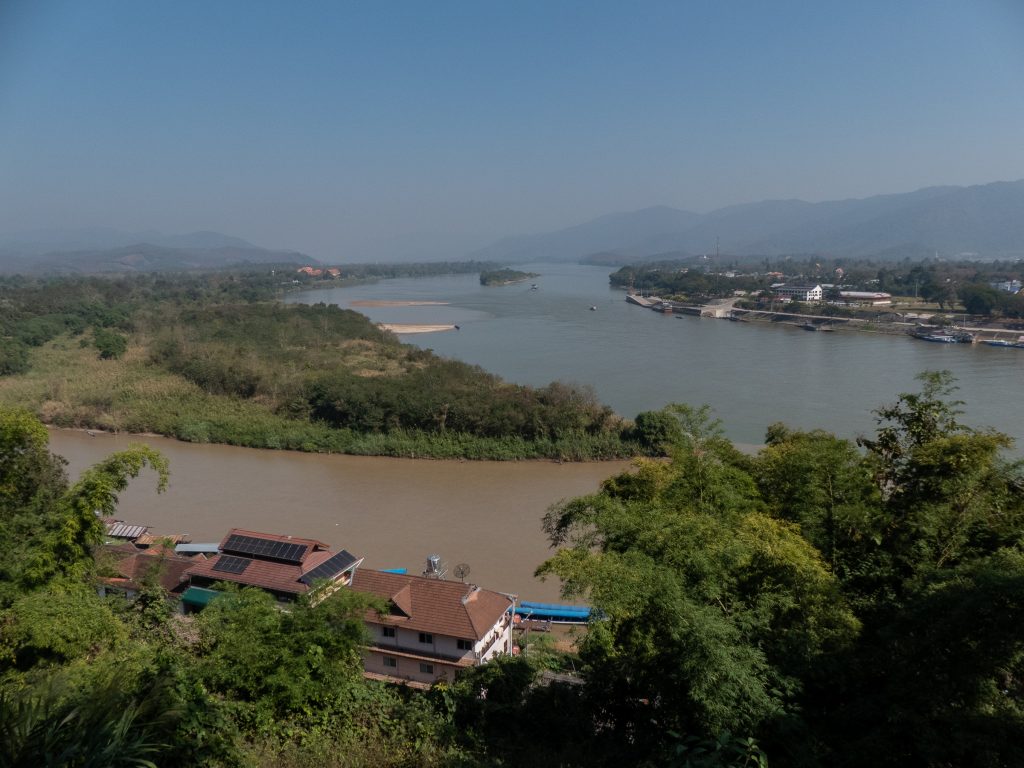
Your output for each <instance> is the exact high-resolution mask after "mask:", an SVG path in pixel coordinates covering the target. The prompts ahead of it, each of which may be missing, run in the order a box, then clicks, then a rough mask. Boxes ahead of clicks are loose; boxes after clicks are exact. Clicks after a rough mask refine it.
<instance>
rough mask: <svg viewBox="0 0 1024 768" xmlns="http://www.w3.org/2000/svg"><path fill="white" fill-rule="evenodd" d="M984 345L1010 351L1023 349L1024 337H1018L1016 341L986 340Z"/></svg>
mask: <svg viewBox="0 0 1024 768" xmlns="http://www.w3.org/2000/svg"><path fill="white" fill-rule="evenodd" d="M985 343H986V344H988V345H989V346H990V347H1010V348H1012V349H1024V336H1018V337H1017V340H1016V341H1010V340H1009V339H986V340H985Z"/></svg>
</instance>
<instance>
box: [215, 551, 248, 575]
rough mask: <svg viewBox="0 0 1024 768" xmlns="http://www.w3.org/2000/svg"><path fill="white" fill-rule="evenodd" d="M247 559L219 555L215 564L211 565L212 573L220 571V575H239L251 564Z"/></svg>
mask: <svg viewBox="0 0 1024 768" xmlns="http://www.w3.org/2000/svg"><path fill="white" fill-rule="evenodd" d="M251 562H252V560H250V559H249V558H247V557H234V556H233V555H221V556H220V557H218V558H217V562H216V563H214V564H213V569H212V570H214V571H220V572H221V573H241V572H242V571H244V570H245V569H246V568H248V567H249V563H251Z"/></svg>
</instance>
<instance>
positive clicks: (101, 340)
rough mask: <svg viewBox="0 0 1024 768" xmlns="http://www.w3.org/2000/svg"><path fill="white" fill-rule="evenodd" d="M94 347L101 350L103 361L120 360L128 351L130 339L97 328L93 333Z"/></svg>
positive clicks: (105, 329)
mask: <svg viewBox="0 0 1024 768" xmlns="http://www.w3.org/2000/svg"><path fill="white" fill-rule="evenodd" d="M93 346H95V347H96V349H98V350H99V353H100V358H101V359H103V360H119V359H120V358H121V355H123V354H124V353H125V352H126V351H127V350H128V339H127V338H126V337H125V336H124V335H123V334H120V333H118V332H117V331H112V330H110V329H108V328H97V329H96V330H95V332H94V333H93Z"/></svg>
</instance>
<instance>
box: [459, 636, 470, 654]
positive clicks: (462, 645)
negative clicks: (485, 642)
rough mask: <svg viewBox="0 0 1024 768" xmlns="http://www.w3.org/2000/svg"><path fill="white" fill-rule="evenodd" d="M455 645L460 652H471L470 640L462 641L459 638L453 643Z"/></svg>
mask: <svg viewBox="0 0 1024 768" xmlns="http://www.w3.org/2000/svg"><path fill="white" fill-rule="evenodd" d="M455 644H456V645H457V646H458V647H459V650H460V651H472V650H473V641H472V640H463V639H462V638H461V637H460V638H459V639H458V640H456V641H455Z"/></svg>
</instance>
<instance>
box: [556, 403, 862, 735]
mask: <svg viewBox="0 0 1024 768" xmlns="http://www.w3.org/2000/svg"><path fill="white" fill-rule="evenodd" d="M673 410H674V412H675V414H676V416H677V418H678V419H679V423H680V428H681V433H682V436H683V437H682V440H681V441H680V443H679V444H678V445H677V446H676V448H675V450H674V452H673V458H672V463H671V465H668V466H664V465H663V466H662V467H661V468H657V467H656V466H652V465H650V464H647V463H643V462H642V463H641V464H640V466H639V468H638V471H637V472H636V473H632V474H636V475H641V476H645V477H646V479H641V480H640V481H639V482H637V481H634V480H632V479H629V478H614V479H612V480H611V481H609V482H608V483H606V485H605V487H604V489H603V490H602V492H601V493H599V494H595V495H593V496H590V497H584V498H581V499H576V500H573V501H570V502H566V503H563V504H561V505H558V506H556V507H555V508H553V509H552V510H551V511H550V512H549V513H548V516H547V517H546V518H545V529H546V530H547V532H548V534H549V536H550V538H551V541H552V543H553V544H554V545H557V546H560V547H562V548H561V549H560V550H559V552H558V553H557V554H556V555H555V556H554V557H553V558H551V559H550V560H548V561H547V562H546V563H545V564H544V565H542V566H541V568H540V569H539V571H538V573H539V574H540V575H541V576H548V575H555V576H558V577H559V578H560V579H561V581H562V584H563V594H564V595H565V596H566V597H578V596H583V597H586V598H587V599H589V600H590V602H591V604H592V605H593V606H594V608H595V610H596V611H597V613H598V615H600V616H601V617H602V618H601V620H600V621H596V622H594V623H592V625H591V627H590V630H589V632H588V633H587V636H586V639H585V640H584V642H583V646H582V649H581V655H582V658H583V661H584V662H585V664H586V665H587V684H588V687H589V688H590V696H589V698H590V700H591V701H593V702H601V703H600V705H599V711H598V712H596V713H594V717H595V719H596V721H597V722H602V723H607V724H608V726H609V727H611V728H614V729H615V731H616V732H617V733H618V734H619V736H620V737H621V738H622V739H624V740H626V741H628V742H629V743H631V744H633V745H642V746H641V747H640V748H641V749H649V750H651V754H655V753H657V752H659V750H664V749H665V748H666V743H667V742H666V739H667V738H668V736H667V734H669V733H670V732H674V733H684V734H692V735H695V736H698V737H713V736H716V735H717V734H719V733H721V732H723V731H725V730H729V731H731V732H733V733H754V732H756V731H758V730H759V729H761V728H767V727H768V726H769V724H770V723H779V722H784V721H786V720H788V719H790V718H791V717H795V713H796V708H797V699H798V696H799V692H800V690H801V676H803V675H805V674H807V673H808V670H809V669H811V668H812V667H813V666H814V664H815V663H816V662H817V661H818V660H819V659H820V658H821V657H822V656H823V654H825V653H827V652H829V651H830V650H832V649H835V648H838V647H842V646H843V645H845V644H846V643H848V642H850V641H851V640H852V638H853V637H854V636H855V635H856V632H857V622H856V620H855V619H854V617H853V616H852V614H851V613H850V611H849V610H848V609H847V608H846V607H845V604H844V601H843V600H842V598H841V597H840V595H839V588H838V583H837V582H836V580H835V578H834V577H833V576H832V575H831V573H830V572H829V570H828V568H827V566H826V565H825V563H824V562H823V561H822V560H821V557H820V556H819V554H818V552H817V551H816V550H815V549H814V547H812V546H811V545H810V544H809V543H808V542H807V541H806V540H805V539H804V538H803V537H802V536H801V535H800V532H799V530H798V528H797V527H796V526H795V525H793V524H790V523H787V522H785V521H782V520H777V519H773V518H771V517H769V516H768V515H766V514H765V513H764V512H763V509H762V504H761V502H760V500H759V498H758V494H757V489H756V486H755V483H754V479H753V477H751V476H750V474H748V473H747V471H746V466H747V465H748V463H747V462H746V461H745V459H744V458H743V457H741V456H740V455H739V454H738V453H737V452H736V451H735V449H734V448H733V447H732V446H731V444H729V443H728V441H726V440H724V438H723V437H722V436H721V432H720V430H719V428H718V425H717V423H716V422H714V421H712V420H710V418H709V414H708V412H707V410H706V409H699V410H694V409H689V408H685V407H678V406H677V407H674V409H673ZM623 489H625V490H626V492H625V493H623V492H622V490H623Z"/></svg>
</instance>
